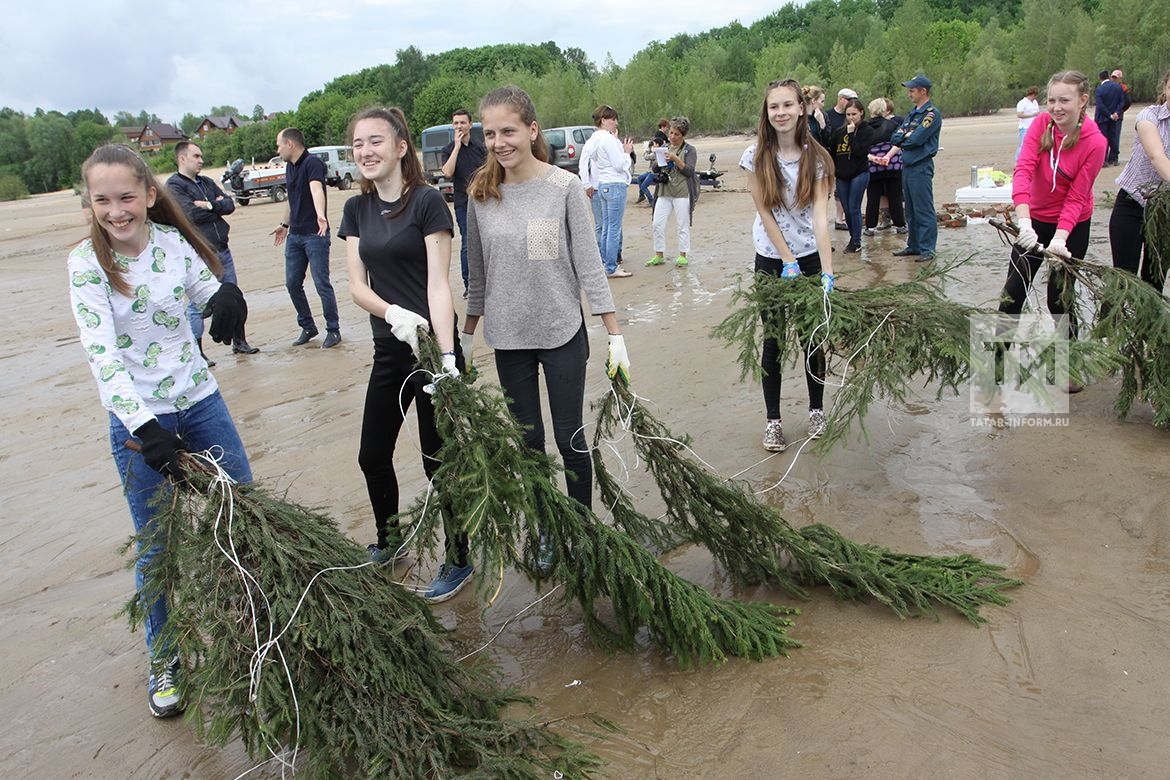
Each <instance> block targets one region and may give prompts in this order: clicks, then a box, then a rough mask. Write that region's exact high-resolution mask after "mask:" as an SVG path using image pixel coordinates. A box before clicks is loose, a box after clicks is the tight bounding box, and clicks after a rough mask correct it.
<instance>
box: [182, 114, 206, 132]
mask: <svg viewBox="0 0 1170 780" xmlns="http://www.w3.org/2000/svg"><path fill="white" fill-rule="evenodd" d="M202 122H203V117H202V116H197V115H195V114H189V113H188V114H183V118H182V119H180V120H179V129H180V130H182V131H183V134H184V135H186V136H188V137H191V138H193V137H194V136H195V131H196V130H198V129H199V125H200V124H202Z"/></svg>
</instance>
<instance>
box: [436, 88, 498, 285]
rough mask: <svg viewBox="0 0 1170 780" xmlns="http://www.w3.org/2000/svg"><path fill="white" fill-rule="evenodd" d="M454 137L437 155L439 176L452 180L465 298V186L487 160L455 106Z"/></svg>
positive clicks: (464, 112)
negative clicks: (441, 164) (440, 170)
mask: <svg viewBox="0 0 1170 780" xmlns="http://www.w3.org/2000/svg"><path fill="white" fill-rule="evenodd" d="M451 125H452V126H453V127H454V128H455V140H453V141H452V142H451V143H449V144H447V145H446V146H444V147H443V151H442V152H440V153H439V156H440V157H441V158H442V159H443V160H445V161H446V162H444V163H443V175H444V176H446V177H447V178H448V179H451V182H452V199H453V200H454V202H455V224H457V225H459V268H460V270H461V271H462V272H463V297H464V298H466V297H467V185H468V184H470V183H471V177H472V176H474V175H475V172H476V171H478V170H479V169H480V167H481V166H483V162H484V160H486V159H487V147H486V146H484V144H483V141H479V140H476V138H475V137H474V136H472V135H471V114H469V113H468V112H467V109H464V108H460V109H456V111H455V113H454V114H452V115H451Z"/></svg>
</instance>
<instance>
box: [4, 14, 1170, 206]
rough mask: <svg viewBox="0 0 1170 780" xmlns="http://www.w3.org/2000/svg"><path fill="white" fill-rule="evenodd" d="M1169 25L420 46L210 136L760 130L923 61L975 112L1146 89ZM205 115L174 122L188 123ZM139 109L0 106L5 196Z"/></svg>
mask: <svg viewBox="0 0 1170 780" xmlns="http://www.w3.org/2000/svg"><path fill="white" fill-rule="evenodd" d="M1168 30H1170V3H1166V2H1150V0H1023V2H1017V1H1016V0H810V2H807V3H804V4H799V5H798V4H793V3H789V4H787V5H783V6H781V7H779V8H778V9H777V10H776V11H775V12H773V13H771V14H769V15H767V16H765V17H763V18H761V19H759V20H757V21H754V22H752V23H751V24H750V25H747V26H745V25H743V24H741V23H739V22H733V23H731V24H729V25H726V26H724V27H718V28H712V29H710V30H706V31H703V32H695V33H680V34H679V35H676V36H675V37H673V38H671V39H670V40H668V41H665V42H659V41H655V42H652V43H650V44H649V45H648V46H646V48H644V49H642V50H641V51H639V52H638V53H637V54H635V55H634V56H633V57H632V58H631V59H630V62H629V63H628V64H627V65H625V66H624V67H621V66H618V65H617V64H616V63H614V62H613V61H612V60H607V61H606V62H604V63H601V64H600V66H599V65H597V64H596V63H593V62H591V61H590V60H589V59H588V57H587V56H586V55H585V52H583V51H582V50H580V49H576V48H570V49H564V50H562V49H561V48H560V47H559V46H557V44H556V43H555V42H552V41H549V42H547V43H543V44H538V45H537V44H500V45H494V46H483V47H479V48H475V49H467V48H460V49H453V50H450V51H445V52H442V53H440V54H424V53H423V52H422V51H420V50H419V49H418V48H416V47H413V46H412V47H409V48H406V49H402V50H400V51H398V52H397V53H396V59H395V62H394V63H392V64H382V65H375V66H372V67H369V68H366V69H364V70H361V71H359V72H357V73H351V74H347V75H343V76H339V77H338V78H336V79H334V80H332V81H330V82H329V83H328V84H326V85H325V86H324V87H322V88H321V89H317V90H315V91H312V92H309V93H308V94H306V95H305V96H304V97H303V98H302V99H301V101H300V103H299V105H297V107H296V109H295V110H291V111H286V112H282V113H279V114H277V115H275V116H274V117H272V118H270V119H268V120H263V119H261V117H263V116H264V112H263V109H262V108H261V107H260V106H258V105H257V106H255V108H254V109H253V110H252V112H250V113H249V114H246V115H244V116H245V118H247V116H252V117H255V118H257V119H260V121H254V122H251V123H250V124H247V125H246V126H244V127H243V128H241V129H240V130H239V131H237V132H236V133H235V134H233V135H231V136H226V135H224V136H211V137H209V138H208V139H207V141H206V142H204V144H203V147H204V152H205V156H206V158H207V161H208V164H209V165H213V166H214V165H224V164H226V163H227V162H228V161H230V160H232V159H235V158H244V159H245V160H250V159H253V158H254V159H256V160H267V159H268V158H269V157H271V156H272V155H273V154H274V149H275V138H276V133H277V132H278V131H279V130H280V129H281V128H283V127H288V126H296V127H299V128H300V129H301V130H303V131H304V133H305V136H306V138H307V139H308V140H309V143H310V144H313V145H316V144H330V143H342V142H344V140H345V133H346V127H347V125H348V123H349V119H350V117H351V116H353V114H354V113H356V112H357V111H359V110H360V109H362V108H365V107H368V106H370V105H397V106H400V107H402V109H403V110H404V111H405V113H406V115H407V117H408V118H409V119H410V122H411V126H412V128H413V129H414V131H415V133H416V138H417V133H418V132H419V131H420V130H421V129H422V128H424V127H427V126H430V125H434V124H441V123H444V122H447V121H449V119H450V116H451V112H452V110H453V109H455V108H457V107H466V108H468V109H470V110H471V111H472V112H473V113H474V112H475V108H476V105H477V103H478V101H479V98H480V96H482V95H484V94H485V93H487V92H488V91H489V90H491V89H493V88H494V87H497V86H500V85H502V84H506V83H514V84H519V85H520V86H522V87H524V88H525V89H526V90H528V92H529V94H531V95H532V98H533V101H534V102H535V104H536V108H537V112H538V114H539V116H540V121H541V124H542V125H544V126H546V127H553V126H557V125H565V124H581V123H587V122H588V117H589V116H590V114H591V113H592V111H593V109H594V107H595V106H596V105H597V104H598V103H599V102H605V103H608V104H610V105H613V106H614V107H616V108H617V109H618V111H619V113H620V114H621V119H622V130H623V132H627V133H631V134H634V135H638V136H645V135H648V134H649V133H650V132H651V131H652V129H653V127H654V125H655V123H656V122H657V120H658V119H659V118H660V117H668V116H674V115H678V114H685V115H686V116H687V117H689V118H690V120H691V132H692V133H693V134H703V133H732V132H743V131H750V130H752V129H754V128H755V126H756V122H757V119H758V114H759V108H760V103H761V100H762V95H763V89H764V86H765V85H766V84H767V83H768V82H769V81H772V80H773V79H776V78H784V77H794V78H796V79H798V80H799V81H800V82H801V83H804V84H819V85H821V86H822V87H824V88H825V89H826V91H828V92H830V94H833V93H835V92H836V90H838V89H840V88H841V87H851V88H853V89H855V90H856V91H857V92H858V93H859V94H860V95H861V96H862V98H863V100H869V99H870V98H873V97H877V96H882V95H885V96H889V97H893V98H894V100H895V102H896V103H897V104H898V105H899V107H900V108H902V109H904V107H905V106H904V104H905V102H906V101H905V90H904V89H903V88H902V87H901V86H899V84H900V82H901V81H904V80H906V79H908V78H910V77H911V76H912V75H914V74H915V73H917V72H925V73H927V74H928V75H929V76H930V77H931V79H932V80H933V81H934V85H935V86H934V95H935V102H936V103H937V104H938V105H939V107H940V108H941V109H942V111H943V113H944V114H945V115H947V116H963V115H978V114H987V113H991V112H994V111H996V110H998V109H1000V108H1003V107H1005V106H1012V105H1014V104H1015V102H1016V100H1017V99H1018V98H1019V97H1020V96H1021V94H1022V90H1023V89H1024V88H1026V87H1027V86H1028V85H1031V84H1037V85H1040V86H1043V85H1044V84H1045V83H1046V82H1047V80H1048V77H1049V76H1050V75H1051V74H1053V73H1054V72H1056V71H1059V70H1063V69H1066V68H1075V69H1077V70H1081V71H1084V72H1085V73H1088V74H1089V75H1090V76H1091V77H1093V76H1095V74H1096V73H1097V72H1098V71H1100V70H1103V69H1109V70H1112V69H1113V68H1122V69H1123V70H1124V71H1125V74H1126V79H1125V80H1126V83H1128V84H1129V86H1130V88H1131V90H1132V92H1133V94H1134V96H1135V99H1136V100H1139V101H1148V100H1152V99H1153V98H1154V93H1155V91H1156V86H1157V83H1158V81H1159V79H1160V77H1161V75H1162V73H1164V72H1165V71H1166V70H1167V69H1170V46H1168V45H1167V43H1168V42H1170V35H1168V33H1167V31H1168ZM830 102H831V99H830ZM228 108H231V107H225V106H221V107H218V111H223V110H224V109H228ZM218 111H217V110H210V111H208V112H207V113H208V114H216V113H217V112H218ZM233 111H234V109H233ZM236 113H238V112H236ZM201 118H202V115H196V114H193V113H192V114H187V115H185V116H184V117H182V118H181V120H180V119H175V118H166V119H164V121H167V122H170V123H172V124H174V125H176V126H179V127H182V128H183V129H184V130H187V131H189V130H190V128H191V127H193V125H192V122H194V123H195V124H197V123H198V121H199V120H200V119H201ZM127 119H134V120H138V119H141V120H142V121H138V122H137V124H138V125H139V126H141V125H142V124H145V122H146V121H148V120H157V117H152V116H150V115H148V114H146V112H142V113H140V114H138V115H132V114H129V113H127V112H120V113H119V114H118V115H116V116H115V117H114V118H113V120H112V121H111V120H109V119H107V118H106V117H105V116H103V115H102V114H101V112H99V111H97V110H95V109H82V110H77V111H71V112H68V113H62V112H59V111H43V110H40V109H37V110H36V111H35V112H33V114H32V115H26V114H24V113H22V112H19V111H15V110H13V109H11V108H3V109H0V199H3V200H7V199H12V198H18V197H24V196H27V195H28V194H29V193H39V192H48V191H53V190H58V189H63V188H68V187H73V186H75V185H76V181H77V178H78V169H79V166H80V164H81V162H82V161H83V160H84V159H85V158H86V157H87V156H88V155H89V153H90V151H91V150H92V149H93V148H94V146H96V145H97V144H99V143H101V142H103V141H108V140H123V139H122V136H121V134H120V133H119V132H118V130H117V126H119V125H122V124H130V125H133V124H135V123H136V122H134V121H129V122H127V121H125V120H127ZM153 157H154V159H152V160H151V164H152V166H154V167H155V168H156V170H158V171H160V172H165V171H167V170H173V167H174V162H173V159H172V156H171V155H170V154H169V153H168V152H161V153H158V154H156V155H154V156H153Z"/></svg>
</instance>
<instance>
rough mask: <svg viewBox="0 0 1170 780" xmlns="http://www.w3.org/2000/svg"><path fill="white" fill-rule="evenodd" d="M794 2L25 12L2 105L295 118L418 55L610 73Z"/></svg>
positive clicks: (1, 59) (66, 4) (85, 6)
mask: <svg viewBox="0 0 1170 780" xmlns="http://www.w3.org/2000/svg"><path fill="white" fill-rule="evenodd" d="M781 4H782V3H766V2H761V1H760V0H724V1H723V2H720V3H718V4H717V5H714V6H713V5H712V4H711V2H710V0H674V2H672V3H669V4H652V3H648V2H644V1H642V0H587V1H585V2H583V1H582V0H577V1H576V2H561V3H557V2H548V1H547V0H544V2H513V1H512V0H489V1H488V2H474V1H471V2H469V1H468V0H458V2H443V0H430V1H429V2H419V0H280V1H277V0H237V2H223V0H209V2H204V3H191V4H180V3H176V2H173V1H172V0H155V2H153V3H152V2H149V1H143V0H139V2H129V1H128V0H96V1H95V0H24V1H23V2H19V3H14V4H13V5H12V6H9V7H8V10H7V11H5V14H4V15H5V19H4V24H3V26H2V28H0V73H3V74H4V75H3V78H2V80H0V106H8V107H11V108H15V109H17V110H19V111H24V112H26V113H30V112H32V111H33V110H34V109H36V108H44V109H46V110H52V109H56V110H60V111H70V110H73V109H79V108H99V109H101V110H102V111H103V112H105V113H106V115H107V116H109V117H112V116H113V114H114V113H115V112H116V111H119V110H126V111H130V112H131V113H138V111H140V110H142V109H146V110H148V111H151V112H153V113H156V114H158V115H159V116H160V117H161V118H162V119H163V120H164V121H178V120H179V118H180V117H182V115H183V114H185V113H188V112H189V113H192V114H202V113H203V112H205V111H207V110H208V109H209V108H211V107H212V106H213V105H234V106H236V107H237V108H239V109H240V110H241V111H243V112H245V113H250V112H251V110H252V107H253V106H255V105H256V104H257V103H259V104H260V105H262V106H263V107H264V108H265V110H267V111H277V110H286V109H292V108H296V105H297V103H298V102H299V100H300V98H301V97H302V96H303V95H305V94H306V93H308V92H311V91H312V90H315V89H320V88H321V87H322V86H324V84H325V82H327V81H329V80H331V79H333V78H334V77H336V76H340V75H343V74H346V73H352V72H354V71H358V70H361V69H362V68H366V67H369V66H372V65H378V64H381V63H393V62H394V61H395V59H396V56H395V53H396V52H397V51H398V50H399V49H404V48H406V47H408V46H412V45H413V46H417V47H418V48H419V49H421V50H422V51H423V52H424V53H427V54H435V53H438V52H442V51H446V50H448V49H454V48H458V47H468V48H474V47H476V46H484V45H489V44H497V43H542V42H544V41H549V40H551V41H555V42H556V43H557V45H558V46H560V47H561V48H562V49H566V48H569V47H574V46H575V47H579V48H581V49H583V50H584V51H585V52H586V54H587V55H588V56H589V58H590V59H591V60H593V62H594V63H595V64H597V65H598V66H599V67H600V66H601V65H602V64H603V62H604V61H605V57H606V55H607V54H609V55H612V57H613V59H614V61H615V62H616V63H617V64H619V65H625V64H626V63H628V62H629V59H630V57H631V56H632V55H633V54H634V53H635V52H636V51H638V50H639V49H642V48H644V47H645V46H646V44H648V43H649V42H651V41H654V40H659V41H665V40H667V39H669V38H671V37H673V36H674V35H676V34H678V33H680V32H689V33H696V32H701V31H703V30H707V29H710V28H712V27H720V26H722V25H725V24H727V23H729V22H731V21H733V20H735V19H738V20H740V21H741V22H743V23H744V24H745V25H746V24H750V23H751V22H752V21H754V20H756V19H759V18H761V17H763V16H765V15H767V14H768V13H771V12H772V11H773V10H774V9H775V8H777V7H778V6H779V5H781Z"/></svg>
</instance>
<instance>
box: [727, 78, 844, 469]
mask: <svg viewBox="0 0 1170 780" xmlns="http://www.w3.org/2000/svg"><path fill="white" fill-rule="evenodd" d="M757 137H758V138H759V141H757V142H756V143H754V144H752V145H751V146H749V147H748V148H747V150H746V151H745V152H744V153H743V157H742V158H740V161H739V165H740V167H741V168H743V169H744V170H745V171H747V172H748V191H749V192H751V195H752V202H753V203H754V204H755V206H756V220H755V223H754V224H753V225H752V239H753V243H754V244H755V248H756V261H755V269H756V273H758V274H768V275H770V276H780V277H781V278H784V279H793V278H796V277H798V276H801V275H803V276H817V275H819V276H820V277H821V284H822V286H823V287H824V290H825V293H826V294H828V293H829V292H830V291H831V290H832V289H833V278H834V277H833V255H832V245H831V244H830V240H829V208H828V204H829V193H831V192H832V191H833V160H832V158H831V157H830V156H829V153H828V152H827V151H826V150H825V148H824V147H823V146H821V145H820V144H819V143H816V142H815V141H814V140H813V138H812V135H811V133H810V131H809V122H808V105H807V98H806V97H805V95H804V92H803V90H802V89H801V87H800V84H799V83H797V82H796V81H795V80H793V79H785V80H782V81H773V82H772V83H771V84H769V85H768V91H767V92H766V93H765V95H764V104H763V106H762V107H761V109H760V123H759V130H758V133H757ZM767 324H768V321H767V319H765V325H767ZM780 354H781V350H780V345H779V343H778V342H777V341H776V339H774V338H765V339H764V345H763V356H762V368H763V390H764V407H765V412H766V414H767V419H766V421H765V424H764V442H763V443H764V449H766V450H769V451H771V452H783V451H784V450H785V449H787V448H788V442H787V441H786V440H785V438H784V431H783V428H782V427H781V423H780V378H781V373H782V370H783V366H781V365H780V360H779V358H780ZM805 378H806V382H807V385H808V401H809V403H808V406H809V423H808V435H809V437H810V438H814V439H815V438H818V437H820V436H821V435H822V434H823V433H824V431H825V413H824V393H825V355H824V352H822V351H821V349H820V347H815V348H814V347H813V346H812V345H811V344H806V345H805Z"/></svg>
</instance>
